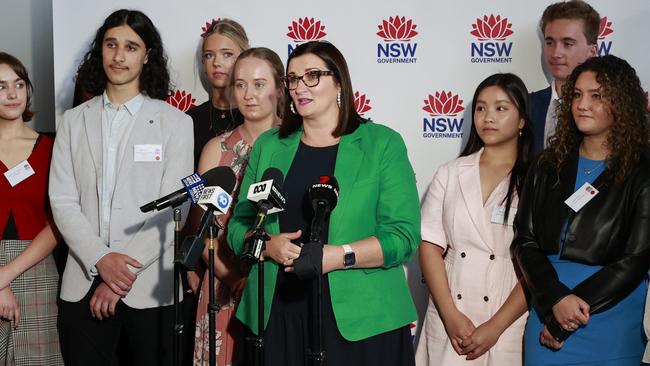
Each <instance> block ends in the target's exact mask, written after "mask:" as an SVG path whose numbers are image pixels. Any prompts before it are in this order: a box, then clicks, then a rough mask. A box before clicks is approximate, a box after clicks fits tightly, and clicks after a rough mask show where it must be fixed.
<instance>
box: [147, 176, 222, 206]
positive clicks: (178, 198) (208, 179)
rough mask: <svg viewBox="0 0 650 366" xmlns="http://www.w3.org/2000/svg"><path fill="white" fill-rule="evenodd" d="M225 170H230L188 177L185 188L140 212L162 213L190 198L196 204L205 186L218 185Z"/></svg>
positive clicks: (154, 201)
mask: <svg viewBox="0 0 650 366" xmlns="http://www.w3.org/2000/svg"><path fill="white" fill-rule="evenodd" d="M224 169H230V168H228V167H222V166H220V167H216V168H212V169H210V170H208V171H207V172H205V173H203V175H199V174H198V173H194V174H192V175H188V176H187V177H185V178H183V179H181V183H183V188H181V189H179V190H177V191H176V192H173V193H170V194H168V195H166V196H164V197H161V198H158V199H157V200H153V201H151V202H149V203H147V204H146V205H143V206H141V207H140V211H142V212H149V211H153V210H157V211H160V210H162V209H164V208H167V207H169V206H172V207H176V206H178V205H180V204H181V203H183V202H185V201H187V199H188V198H189V199H191V200H192V203H196V202H197V200H198V197H199V195H200V194H201V192H202V191H203V188H204V187H205V186H215V185H218V183H217V180H218V179H220V178H219V177H220V176H221V175H222V174H224V173H222V171H223V170H224Z"/></svg>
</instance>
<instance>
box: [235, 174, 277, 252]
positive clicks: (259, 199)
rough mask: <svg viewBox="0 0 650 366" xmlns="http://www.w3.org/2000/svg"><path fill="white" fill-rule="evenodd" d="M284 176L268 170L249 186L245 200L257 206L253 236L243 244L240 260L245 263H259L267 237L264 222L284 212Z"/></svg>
mask: <svg viewBox="0 0 650 366" xmlns="http://www.w3.org/2000/svg"><path fill="white" fill-rule="evenodd" d="M283 183H284V176H283V175H282V172H281V171H280V170H279V169H277V168H268V169H266V170H265V171H264V174H262V181H260V182H259V183H255V184H251V185H250V186H249V188H248V194H247V195H246V198H248V200H249V201H251V202H254V203H255V205H256V206H257V216H256V218H255V224H254V225H253V228H252V230H253V235H251V236H250V237H249V238H248V239H247V240H246V241H245V242H244V251H243V252H242V255H241V257H242V259H243V260H244V261H245V262H247V263H251V264H252V263H255V262H257V261H259V259H260V256H261V255H262V250H264V242H265V241H266V240H268V238H269V236H268V234H267V233H266V232H264V222H265V221H266V217H267V216H268V215H270V214H273V213H277V212H280V211H282V210H284V207H285V205H286V202H287V200H286V198H285V197H284V193H283V192H282V185H283Z"/></svg>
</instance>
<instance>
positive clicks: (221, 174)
mask: <svg viewBox="0 0 650 366" xmlns="http://www.w3.org/2000/svg"><path fill="white" fill-rule="evenodd" d="M201 178H203V180H204V181H205V186H206V187H210V186H219V187H221V188H222V189H223V190H224V191H226V192H228V193H229V194H232V191H233V190H234V189H235V184H236V183H237V177H235V172H233V171H232V169H231V168H230V167H227V166H218V167H216V168H212V169H210V170H208V171H207V172H205V173H203V175H201Z"/></svg>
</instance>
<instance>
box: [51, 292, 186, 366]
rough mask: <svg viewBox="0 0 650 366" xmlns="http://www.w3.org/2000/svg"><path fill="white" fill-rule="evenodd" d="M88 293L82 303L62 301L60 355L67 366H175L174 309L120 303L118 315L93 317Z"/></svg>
mask: <svg viewBox="0 0 650 366" xmlns="http://www.w3.org/2000/svg"><path fill="white" fill-rule="evenodd" d="M97 285H98V281H95V283H94V284H93V286H92V287H91V289H90V291H88V294H86V296H85V297H84V298H83V299H81V301H79V302H68V301H63V300H60V301H59V337H60V340H61V354H62V356H63V360H64V362H65V364H66V365H67V366H77V365H78V366H116V365H121V366H126V365H138V366H145V365H152V366H158V365H170V366H171V365H173V362H174V360H173V342H174V339H173V337H174V329H173V327H174V309H173V306H162V307H157V308H149V309H135V308H131V307H129V306H127V305H126V304H124V303H123V302H122V301H121V300H120V301H119V302H118V304H117V306H116V309H115V315H114V316H111V317H109V318H107V319H106V318H104V320H98V319H96V318H93V317H92V316H91V315H90V299H91V297H92V295H93V293H94V292H95V288H96V287H97Z"/></svg>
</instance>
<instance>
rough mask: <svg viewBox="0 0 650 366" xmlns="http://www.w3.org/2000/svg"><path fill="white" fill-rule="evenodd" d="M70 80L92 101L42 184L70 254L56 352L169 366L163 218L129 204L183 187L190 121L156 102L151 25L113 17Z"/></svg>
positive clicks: (158, 71)
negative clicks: (45, 185)
mask: <svg viewBox="0 0 650 366" xmlns="http://www.w3.org/2000/svg"><path fill="white" fill-rule="evenodd" d="M78 83H79V84H80V86H81V87H83V88H84V90H85V91H87V92H89V93H92V94H93V95H95V97H94V98H92V99H91V100H89V101H88V102H86V103H84V104H82V105H80V106H78V107H77V108H74V109H71V110H68V111H66V112H65V114H64V117H63V121H62V122H61V123H60V125H59V127H58V131H57V136H56V140H55V145H54V152H53V157H52V167H51V171H50V187H49V193H50V202H51V206H52V212H53V215H54V219H55V221H56V223H57V226H58V228H59V229H60V231H61V234H62V235H63V237H64V238H65V240H66V242H67V243H68V246H69V247H70V252H69V254H68V260H67V263H66V268H65V272H64V274H63V280H62V285H61V306H60V308H59V312H60V313H59V321H60V329H61V332H60V334H61V348H62V354H63V357H64V360H65V363H66V365H93V366H99V365H111V364H114V363H115V357H116V356H115V355H116V354H119V355H120V357H121V359H120V364H124V365H128V364H130V365H167V364H169V365H171V364H172V355H171V352H172V349H173V347H172V341H173V328H172V327H173V315H174V314H173V308H172V306H171V303H172V299H173V257H174V250H173V240H174V235H173V221H172V215H171V212H169V210H166V211H163V212H149V213H142V212H140V210H139V207H140V206H141V205H143V204H145V203H147V202H149V201H152V200H154V199H156V198H159V197H161V196H163V195H165V194H167V193H170V192H173V191H175V190H177V189H179V188H181V179H182V178H183V177H185V176H187V175H189V174H191V173H192V167H193V157H192V152H193V135H192V124H191V123H192V122H191V119H190V118H189V117H188V116H186V115H185V114H184V113H181V112H180V111H178V110H176V109H174V108H173V107H171V106H169V105H168V104H166V103H165V102H164V101H163V100H164V99H165V97H166V95H167V94H168V91H169V73H168V71H167V68H166V58H165V56H164V53H163V49H162V41H161V39H160V35H159V33H158V31H157V29H156V28H155V26H154V25H153V24H152V23H151V20H150V19H149V18H147V16H146V15H144V14H143V13H141V12H139V11H131V10H124V9H123V10H118V11H116V12H114V13H113V14H111V15H110V16H109V17H108V18H107V19H106V20H105V22H104V24H103V25H102V27H101V28H99V30H98V31H97V34H96V37H95V40H94V42H93V44H92V46H91V49H90V51H89V52H88V53H87V55H86V57H85V59H84V61H83V63H82V66H81V67H80V68H79V73H78ZM187 208H188V207H187V205H186V206H185V207H184V211H185V212H184V213H185V214H186V213H187ZM184 216H185V215H184ZM120 347H121V348H122V349H118V348H120Z"/></svg>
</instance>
